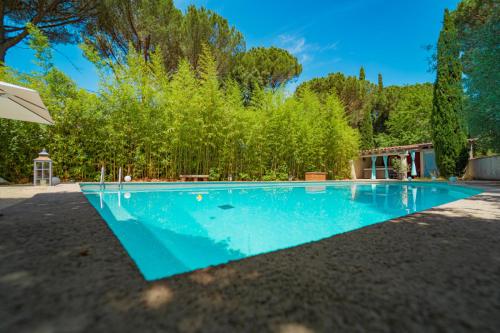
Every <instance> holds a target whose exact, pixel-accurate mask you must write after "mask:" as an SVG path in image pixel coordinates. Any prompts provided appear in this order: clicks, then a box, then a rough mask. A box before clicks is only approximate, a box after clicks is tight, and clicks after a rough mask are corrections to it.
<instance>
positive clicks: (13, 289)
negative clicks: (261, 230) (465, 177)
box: [0, 186, 500, 333]
mask: <svg viewBox="0 0 500 333" xmlns="http://www.w3.org/2000/svg"><path fill="white" fill-rule="evenodd" d="M498 189H499V187H498V186H497V187H494V188H492V189H491V191H489V192H487V193H484V194H482V195H478V196H475V197H472V198H470V199H466V200H460V201H457V202H454V203H450V204H447V205H443V206H441V207H439V208H435V209H432V210H428V211H426V212H421V213H417V214H414V215H409V216H406V217H403V218H399V219H395V220H391V221H388V222H385V223H381V224H378V225H373V226H369V227H366V228H363V229H359V230H356V231H353V232H349V233H346V234H343V235H338V236H334V237H331V238H328V239H325V240H322V241H318V242H313V243H309V244H305V245H302V246H298V247H295V248H291V249H287V250H282V251H277V252H273V253H269V254H264V255H259V256H256V257H252V258H247V259H243V260H241V261H237V262H233V263H230V264H227V265H221V266H217V267H214V268H208V269H204V270H200V271H196V272H192V273H187V274H183V275H178V276H174V277H172V278H167V279H164V280H160V281H156V282H152V283H148V282H146V281H145V280H144V279H143V278H142V276H141V275H140V273H139V271H138V269H137V268H136V267H135V264H134V263H133V262H132V260H131V259H130V258H129V257H128V255H127V253H126V252H125V251H124V250H123V248H122V247H121V245H120V243H119V242H118V240H117V239H116V238H115V236H114V235H113V233H112V232H111V231H110V230H109V229H108V227H107V225H106V223H105V222H104V221H103V220H102V219H101V218H100V216H99V215H98V213H97V212H96V211H95V210H94V209H93V208H92V207H91V206H90V204H89V203H88V202H87V200H86V199H85V197H84V195H83V194H81V193H79V192H68V193H57V192H53V193H41V194H38V195H35V196H34V197H33V198H29V199H26V200H25V201H23V202H21V203H18V204H15V205H13V206H10V207H7V208H5V209H3V210H1V211H0V213H2V214H3V215H2V216H0V332H135V331H137V332H156V331H165V332H176V331H179V332H245V331H249V332H280V333H291V332H296V333H308V332H333V331H343V332H349V331H352V332H363V331H369V332H390V331H391V332H472V331H474V332H500V239H499V238H500V193H499V191H498Z"/></svg>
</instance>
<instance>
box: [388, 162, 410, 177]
mask: <svg viewBox="0 0 500 333" xmlns="http://www.w3.org/2000/svg"><path fill="white" fill-rule="evenodd" d="M391 165H392V168H393V169H394V171H395V172H396V173H397V174H398V179H399V180H406V175H407V174H408V165H407V164H406V163H402V161H401V159H399V158H397V157H395V158H393V159H392V160H391Z"/></svg>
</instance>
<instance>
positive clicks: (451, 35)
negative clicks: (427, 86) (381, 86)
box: [431, 10, 467, 177]
mask: <svg viewBox="0 0 500 333" xmlns="http://www.w3.org/2000/svg"><path fill="white" fill-rule="evenodd" d="M459 57H460V49H459V44H458V40H457V29H456V27H455V23H454V21H453V17H452V16H451V15H450V13H449V12H448V10H445V12H444V22H443V28H442V30H441V33H440V35H439V40H438V47H437V76H436V82H435V84H434V97H433V109H432V116H431V126H432V131H433V132H432V140H433V143H434V151H435V152H436V162H437V165H438V168H439V172H440V174H441V176H443V177H448V176H452V175H460V174H461V173H462V171H463V169H464V168H465V164H466V163H467V148H466V147H467V137H466V135H465V132H464V130H463V123H462V119H461V116H462V107H463V90H462V65H461V62H460V58H459Z"/></svg>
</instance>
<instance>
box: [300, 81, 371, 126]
mask: <svg viewBox="0 0 500 333" xmlns="http://www.w3.org/2000/svg"><path fill="white" fill-rule="evenodd" d="M375 89H376V86H375V85H373V84H372V83H370V82H369V81H366V80H359V79H358V78H357V77H355V76H345V75H344V74H342V73H331V74H328V76H327V77H322V78H315V79H312V80H310V81H306V82H303V83H301V84H300V85H299V86H298V87H297V90H296V92H295V94H296V95H297V96H301V94H302V92H303V91H304V90H310V91H312V92H314V93H316V94H317V95H318V96H319V98H320V99H321V100H325V99H326V98H327V97H328V96H329V95H331V94H335V95H336V96H337V97H338V98H339V99H340V101H341V102H342V104H343V105H344V107H345V110H346V114H347V116H348V117H349V123H350V124H351V126H353V127H358V125H359V124H360V122H361V120H362V119H363V115H364V114H365V112H364V111H365V109H366V108H369V105H370V103H371V101H372V100H373V97H374V94H375Z"/></svg>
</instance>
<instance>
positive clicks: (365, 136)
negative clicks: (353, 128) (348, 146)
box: [359, 110, 374, 149]
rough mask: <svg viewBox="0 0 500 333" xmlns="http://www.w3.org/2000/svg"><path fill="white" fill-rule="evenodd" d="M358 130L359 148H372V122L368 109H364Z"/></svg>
mask: <svg viewBox="0 0 500 333" xmlns="http://www.w3.org/2000/svg"><path fill="white" fill-rule="evenodd" d="M359 132H360V134H361V143H360V148H361V149H371V148H373V146H374V145H373V124H372V115H371V112H370V110H366V111H365V114H364V116H363V120H362V121H361V125H360V126H359Z"/></svg>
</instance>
